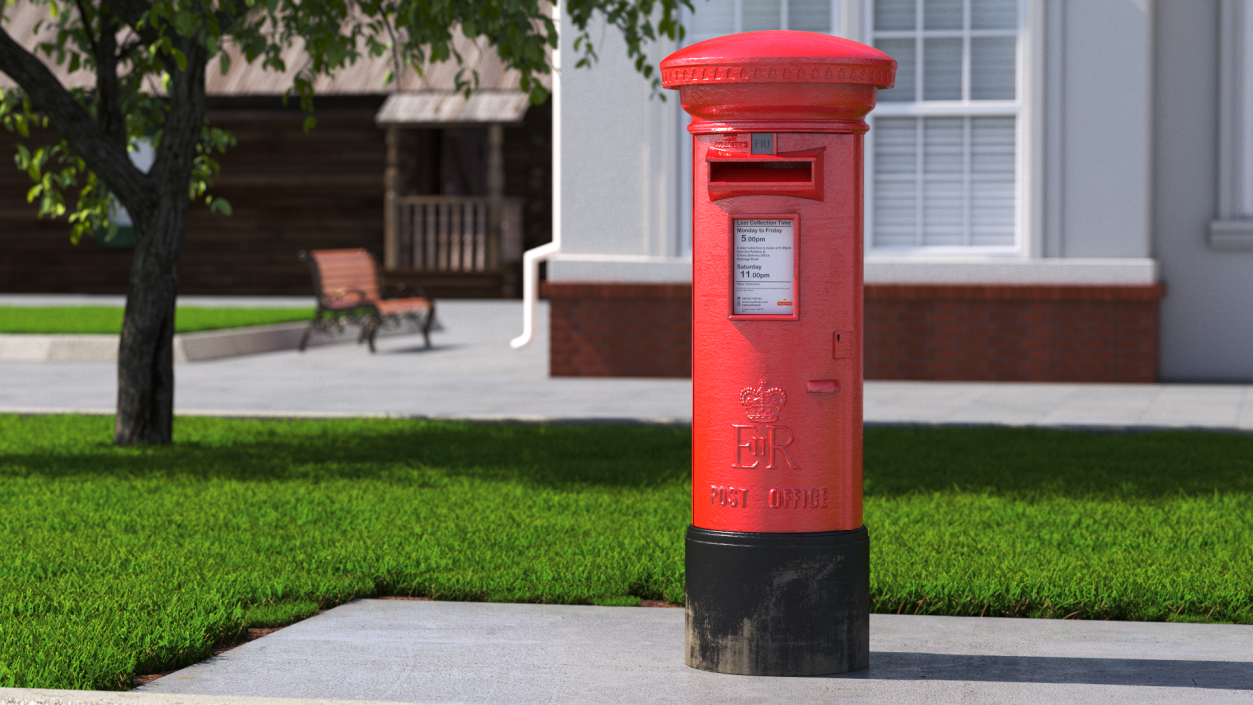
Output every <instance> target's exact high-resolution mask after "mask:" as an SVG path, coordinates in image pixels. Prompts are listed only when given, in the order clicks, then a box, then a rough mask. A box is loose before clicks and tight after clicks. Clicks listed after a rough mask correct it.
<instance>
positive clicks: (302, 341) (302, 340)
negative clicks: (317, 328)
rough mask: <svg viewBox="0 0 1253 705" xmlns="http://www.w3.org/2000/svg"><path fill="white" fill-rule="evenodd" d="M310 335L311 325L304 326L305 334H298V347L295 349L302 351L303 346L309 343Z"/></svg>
mask: <svg viewBox="0 0 1253 705" xmlns="http://www.w3.org/2000/svg"><path fill="white" fill-rule="evenodd" d="M311 337H313V326H309V327H308V328H305V334H304V335H302V336H300V347H299V348H297V350H299V351H300V352H304V351H305V348H306V347H307V346H308V345H309V338H311Z"/></svg>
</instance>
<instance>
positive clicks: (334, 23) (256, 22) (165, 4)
mask: <svg viewBox="0 0 1253 705" xmlns="http://www.w3.org/2000/svg"><path fill="white" fill-rule="evenodd" d="M18 1H21V2H31V3H37V4H40V5H44V6H46V7H47V8H48V13H49V19H48V20H47V22H46V23H45V29H46V30H51V35H52V37H53V39H51V40H50V41H47V42H44V43H42V44H41V45H40V46H38V47H24V46H22V45H20V44H19V43H18V42H16V41H14V39H13V38H12V37H11V36H10V35H9V33H8V31H7V30H6V29H5V25H6V24H7V23H0V71H2V72H4V73H5V74H7V75H8V76H9V77H10V78H11V79H12V80H13V81H14V82H15V83H16V84H17V85H18V86H19V87H20V90H15V91H7V92H4V93H3V95H2V96H0V122H2V123H3V124H4V126H5V127H6V128H8V129H9V130H12V131H16V132H18V133H20V134H21V135H22V136H23V137H24V138H28V137H30V136H31V135H32V134H37V133H35V132H32V128H33V127H51V128H52V129H53V130H55V132H56V134H57V136H58V139H57V140H56V141H54V142H53V143H51V144H45V145H41V146H38V147H37V148H35V149H30V148H28V147H26V146H25V145H22V146H20V147H19V149H18V155H17V162H18V166H19V167H20V168H22V169H24V170H25V171H27V172H28V173H29V174H30V175H31V177H32V179H33V180H34V182H35V186H34V187H33V188H32V190H31V193H30V195H31V197H32V198H34V199H38V201H39V207H40V212H41V215H50V216H54V217H55V216H66V217H68V219H69V221H70V223H71V224H72V226H73V227H72V233H73V238H74V239H75V241H77V240H78V239H79V238H81V237H82V236H83V235H84V234H86V233H91V232H101V231H104V232H108V231H111V230H114V229H116V223H114V222H113V220H114V219H115V218H116V213H117V207H118V206H119V205H120V206H121V207H124V208H125V209H126V211H127V212H128V213H129V215H130V217H131V220H132V222H133V225H134V229H135V237H136V244H135V251H134V260H133V262H132V264H131V274H130V281H129V284H128V289H127V298H126V312H125V316H124V320H123V324H122V336H121V344H120V348H119V352H118V404H117V417H116V421H115V430H114V441H115V442H116V443H118V444H123V445H129V444H155V443H168V442H169V441H170V438H171V432H172V430H173V402H174V357H173V336H174V307H175V298H176V295H177V292H178V260H179V253H180V250H181V246H182V240H183V231H184V226H185V224H186V220H187V211H188V207H189V205H190V204H191V202H192V199H193V198H197V199H204V200H205V201H206V202H207V203H208V204H209V206H210V208H213V209H215V210H218V211H220V212H222V213H224V214H226V215H229V212H230V207H229V204H227V203H225V202H224V201H222V200H220V199H214V198H213V196H212V194H211V192H210V189H211V186H212V179H213V176H214V175H215V174H216V173H217V163H216V161H215V155H216V154H220V153H223V152H224V151H225V150H226V149H228V148H229V147H230V145H231V144H232V142H233V140H232V138H231V136H230V135H229V134H227V133H226V132H224V131H222V130H219V129H216V128H214V127H213V126H212V125H210V124H208V122H207V120H206V116H205V71H206V68H207V66H208V65H209V62H210V60H211V59H213V58H214V57H221V64H222V70H223V71H224V72H225V71H226V70H228V68H229V60H228V59H229V57H228V55H227V54H226V53H225V52H226V49H227V48H228V47H231V46H234V47H235V48H236V49H237V50H238V51H239V53H241V54H242V56H243V57H244V59H245V60H246V61H248V62H253V61H261V62H262V64H263V66H264V67H265V68H267V69H272V70H275V71H285V70H286V69H287V67H286V66H285V65H284V62H283V60H282V58H281V57H282V54H283V52H284V50H285V49H286V48H288V47H290V46H302V47H303V53H304V55H305V58H306V61H307V62H306V64H305V68H303V69H301V70H300V71H298V72H296V74H295V78H294V79H293V83H292V86H291V87H290V89H289V91H288V94H289V95H295V96H298V97H299V100H300V104H301V106H302V107H303V108H304V109H305V110H306V111H309V112H310V114H312V110H313V98H314V95H313V80H314V79H315V78H316V77H317V76H318V75H324V74H325V75H330V74H333V73H334V72H335V71H336V70H337V69H340V68H343V67H344V66H346V65H348V64H351V63H353V62H355V61H358V60H362V59H365V58H367V57H370V58H379V57H390V58H391V60H392V61H393V62H394V63H393V66H395V67H396V68H398V69H404V68H405V67H411V68H412V69H413V70H418V71H420V70H421V67H422V66H423V65H425V64H426V62H432V63H437V62H442V61H449V60H453V61H457V62H458V64H460V62H461V57H460V56H459V55H458V54H457V53H456V51H455V50H454V49H453V44H452V42H453V38H454V33H455V32H460V33H461V34H463V35H465V36H466V37H468V38H471V39H474V38H478V37H485V38H486V39H487V40H488V41H489V42H490V43H491V44H492V45H493V47H494V48H495V49H496V51H497V53H498V54H499V55H500V57H501V59H502V60H503V61H504V63H505V64H506V65H507V66H509V67H511V68H514V69H517V70H518V71H519V73H520V74H521V85H522V89H523V90H524V91H526V92H528V93H529V94H530V97H531V100H532V101H533V102H542V101H543V100H544V98H545V97H546V91H545V89H544V88H543V86H542V85H541V84H540V83H539V81H538V80H537V79H538V77H539V75H540V74H545V73H548V72H549V70H550V69H549V65H548V60H547V50H549V49H552V48H555V47H556V46H557V29H556V27H555V25H554V22H553V20H552V18H551V17H550V15H549V14H548V12H547V3H544V4H541V2H540V0H74V2H73V4H70V3H68V2H66V0H0V19H3V12H4V11H5V10H7V9H8V8H10V7H11V6H12V5H13V4H14V3H15V2H18ZM679 2H683V3H684V4H685V5H687V6H688V7H691V5H690V0H570V2H569V3H568V7H567V8H566V11H567V12H569V14H570V17H571V19H572V21H573V24H574V26H576V27H577V28H578V32H579V34H578V36H577V37H576V40H575V43H574V46H575V50H576V53H577V54H578V59H577V64H576V65H577V66H587V65H589V64H590V63H592V62H594V61H595V58H596V54H595V49H594V47H593V44H592V42H591V38H590V35H589V32H588V25H589V23H590V21H591V20H592V18H593V17H594V16H595V15H597V14H598V13H599V14H601V15H603V16H604V17H605V19H606V21H607V22H608V24H611V25H613V26H615V27H617V28H618V29H619V30H620V31H621V32H622V33H623V36H624V38H625V39H626V43H627V47H628V52H629V54H630V56H631V57H632V58H633V59H634V60H635V65H636V68H637V69H638V70H640V71H641V73H643V74H644V75H645V76H646V77H650V78H652V79H653V85H654V91H655V90H656V87H657V85H658V82H657V78H656V77H654V75H653V73H654V72H653V70H652V66H651V65H649V64H648V63H647V60H646V56H645V53H644V49H645V45H646V44H647V42H649V41H652V40H655V39H657V38H658V37H659V36H665V37H668V38H670V39H674V38H675V37H676V35H677V36H679V37H680V38H681V33H682V30H681V28H679V26H678V24H677V22H676V14H677V8H678V3H679ZM37 54H41V55H42V56H43V60H41V58H40V57H39V56H37ZM45 60H46V61H47V62H49V63H51V64H53V65H56V66H59V67H61V68H62V69H63V70H64V71H65V72H67V73H73V72H75V71H78V70H80V69H86V70H89V71H91V72H94V74H95V85H94V87H93V88H89V89H74V88H69V87H67V86H66V85H64V84H63V83H62V82H61V81H60V80H58V78H57V76H56V75H55V74H54V73H53V71H52V70H50V68H49V65H48V64H47V63H45ZM391 77H392V76H391V75H390V74H389V80H390V79H391ZM476 80H477V76H475V75H473V73H470V74H466V73H464V72H463V73H459V74H458V87H459V88H461V89H463V90H466V91H467V92H468V91H470V90H472V89H473V87H474V84H475V82H476ZM380 88H381V87H380ZM313 124H314V121H313V118H312V115H310V117H308V118H307V119H306V129H311V128H312V127H313ZM140 139H144V140H147V141H149V142H150V143H151V144H152V145H153V146H154V148H155V160H154V162H153V164H152V167H151V168H150V169H149V170H148V171H147V172H146V173H145V172H143V171H141V170H139V169H138V168H136V167H135V166H134V165H133V164H132V162H131V160H130V158H129V156H128V150H130V149H133V148H134V145H135V144H136V142H137V141H138V140H140ZM67 199H68V200H69V201H72V202H69V203H67Z"/></svg>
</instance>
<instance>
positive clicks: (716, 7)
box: [689, 0, 735, 41]
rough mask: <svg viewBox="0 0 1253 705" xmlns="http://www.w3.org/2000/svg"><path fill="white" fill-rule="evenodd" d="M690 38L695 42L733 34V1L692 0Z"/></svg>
mask: <svg viewBox="0 0 1253 705" xmlns="http://www.w3.org/2000/svg"><path fill="white" fill-rule="evenodd" d="M692 7H693V8H695V11H694V12H693V13H692V26H691V27H690V28H689V29H690V30H691V37H692V39H693V40H695V41H701V40H703V39H710V38H712V37H721V36H722V35H724V34H733V33H734V32H735V0H693V1H692Z"/></svg>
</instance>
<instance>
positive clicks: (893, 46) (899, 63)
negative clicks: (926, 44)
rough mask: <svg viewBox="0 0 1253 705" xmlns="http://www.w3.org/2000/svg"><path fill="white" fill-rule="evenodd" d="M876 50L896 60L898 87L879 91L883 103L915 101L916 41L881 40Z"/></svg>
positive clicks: (876, 43) (877, 42) (877, 41)
mask: <svg viewBox="0 0 1253 705" xmlns="http://www.w3.org/2000/svg"><path fill="white" fill-rule="evenodd" d="M874 45H875V48H876V49H878V50H879V51H881V52H883V53H885V54H887V55H888V56H890V57H892V58H893V59H896V87H895V88H889V89H888V90H886V91H879V100H880V101H881V102H893V101H896V102H899V101H913V100H915V97H914V95H915V94H914V74H915V73H916V71H915V70H914V47H915V44H914V40H913V39H879V40H876V41H875V43H874Z"/></svg>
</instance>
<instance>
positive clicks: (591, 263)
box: [548, 252, 692, 284]
mask: <svg viewBox="0 0 1253 705" xmlns="http://www.w3.org/2000/svg"><path fill="white" fill-rule="evenodd" d="M548 281H550V282H617V283H621V284H690V283H691V282H692V258H691V257H644V256H637V255H594V254H573V253H566V252H563V253H561V254H559V255H557V256H555V257H553V258H552V259H550V260H548Z"/></svg>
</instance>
